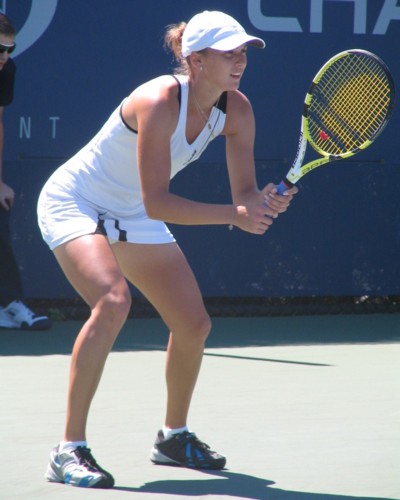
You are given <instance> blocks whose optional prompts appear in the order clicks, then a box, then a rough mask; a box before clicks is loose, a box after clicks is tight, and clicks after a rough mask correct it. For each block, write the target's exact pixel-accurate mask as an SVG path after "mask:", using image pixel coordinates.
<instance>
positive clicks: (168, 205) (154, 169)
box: [123, 77, 233, 225]
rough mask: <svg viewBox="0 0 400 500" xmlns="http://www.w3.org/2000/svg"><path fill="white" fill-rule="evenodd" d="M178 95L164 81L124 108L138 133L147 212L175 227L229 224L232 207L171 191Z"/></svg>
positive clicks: (131, 99)
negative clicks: (173, 138) (191, 198)
mask: <svg viewBox="0 0 400 500" xmlns="http://www.w3.org/2000/svg"><path fill="white" fill-rule="evenodd" d="M170 80H171V81H172V83H171V81H170ZM177 92H178V89H177V87H176V84H175V83H174V81H173V80H172V79H170V78H168V80H166V79H165V77H164V79H163V78H161V79H158V80H155V81H153V82H150V83H148V84H146V85H145V86H143V87H142V88H139V89H138V90H137V91H135V92H134V93H133V94H132V95H131V96H130V97H129V99H128V101H127V102H126V104H125V105H124V110H123V114H124V119H125V120H126V121H127V122H128V123H129V125H131V126H133V127H134V128H135V126H136V130H138V163H139V171H140V179H141V189H142V195H143V201H144V205H145V208H146V211H147V213H148V215H149V217H151V218H153V219H159V220H163V221H165V222H171V223H175V224H184V225H185V224H193V225H196V224H230V223H231V222H232V216H233V207H232V206H231V205H218V204H207V203H200V202H197V201H192V200H189V199H187V198H184V197H182V196H178V195H175V194H173V193H171V192H170V191H169V184H170V173H171V162H170V141H171V136H172V134H173V132H174V130H175V127H176V123H177V120H178V113H179V109H178V107H179V105H178V98H177Z"/></svg>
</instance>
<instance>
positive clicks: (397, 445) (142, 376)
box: [0, 314, 400, 500]
mask: <svg viewBox="0 0 400 500" xmlns="http://www.w3.org/2000/svg"><path fill="white" fill-rule="evenodd" d="M80 324H81V323H80V322H72V321H71V322H57V323H55V324H54V326H53V328H52V329H51V330H50V331H48V332H18V331H9V330H1V331H0V356H1V358H0V380H1V399H0V401H1V413H0V443H1V458H0V460H1V474H0V499H1V500H8V499H12V498H21V499H22V498H23V499H33V498H41V499H51V500H57V499H64V498H71V499H72V498H73V499H94V498H95V499H102V498H104V499H107V500H109V499H111V500H113V499H126V500H128V499H129V498H135V499H138V500H139V499H143V500H153V499H158V500H163V499H165V500H169V499H173V498H174V499H195V498H202V499H207V500H208V499H210V500H211V499H217V498H218V499H254V500H261V499H266V500H270V499H280V498H282V499H285V500H287V499H288V500H350V499H353V498H362V499H369V498H380V499H400V368H399V365H400V363H399V361H400V315H398V314H388V315H384V314H371V315H354V316H342V315H337V316H294V317H267V318H263V317H258V318H215V319H214V328H213V333H212V335H211V337H210V339H209V341H208V343H207V349H206V355H205V357H204V362H203V367H202V372H201V374H200V379H199V382H198V385H197V389H196V392H195V396H194V399H193V402H192V409H191V414H190V421H189V426H190V428H191V429H192V430H194V431H195V432H196V433H197V434H198V436H199V437H200V438H201V439H202V440H204V441H205V442H206V443H209V444H210V445H211V447H212V448H213V449H215V450H217V451H219V452H220V453H223V454H225V455H226V456H227V458H228V462H227V469H226V470H223V471H217V472H199V471H193V470H188V469H182V468H175V467H162V466H156V465H153V464H151V463H150V461H149V459H148V456H149V452H150V448H151V445H152V443H153V441H154V439H155V435H156V432H157V430H158V428H159V427H160V426H161V425H162V423H163V416H164V406H165V385H164V359H165V353H164V348H165V344H166V340H167V332H166V330H165V328H164V326H163V324H162V323H161V322H160V321H159V320H158V319H134V320H129V321H128V322H127V324H126V326H125V327H124V329H123V331H122V333H121V335H120V337H119V339H118V341H117V342H116V344H115V347H114V349H113V352H112V353H111V354H110V357H109V359H108V362H107V365H106V369H105V372H104V375H103V379H102V382H101V384H100V388H99V390H98V393H97V395H96V398H95V400H94V402H93V405H92V411H91V414H90V419H89V432H88V440H89V446H90V447H91V448H92V450H93V454H94V456H95V458H96V459H97V460H98V462H99V463H100V464H101V465H102V466H103V467H104V468H106V469H107V470H109V471H110V472H112V473H113V475H114V476H115V479H116V487H115V488H114V489H113V490H85V489H81V488H72V487H67V486H64V485H58V484H52V483H47V482H46V481H45V480H44V479H43V473H44V470H45V468H46V464H47V459H48V454H49V452H50V449H51V447H52V446H53V445H54V444H56V443H57V442H58V441H59V440H60V438H61V437H62V436H61V434H62V429H63V424H64V406H65V396H66V388H67V375H68V365H69V353H70V351H71V347H72V343H73V340H74V337H75V335H76V332H77V331H78V329H79V326H80Z"/></svg>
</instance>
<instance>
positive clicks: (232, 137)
mask: <svg viewBox="0 0 400 500" xmlns="http://www.w3.org/2000/svg"><path fill="white" fill-rule="evenodd" d="M228 109H229V111H228V117H229V118H228V119H227V123H226V127H225V133H226V157H227V162H228V171H229V180H230V185H231V192H232V199H233V202H234V204H235V205H236V206H237V211H240V210H243V208H242V207H246V210H248V211H249V210H258V211H261V212H262V213H263V214H264V215H267V216H268V217H272V218H276V217H278V215H279V214H280V213H282V212H285V211H286V210H287V208H288V206H289V203H290V201H291V200H292V198H293V195H294V194H295V193H296V192H297V188H293V189H292V190H289V191H288V192H287V193H285V196H279V195H277V194H276V193H277V190H276V186H275V185H274V184H272V183H270V184H267V185H266V186H265V187H264V188H263V189H261V190H260V189H259V188H258V186H257V179H256V173H255V165H254V153H253V149H254V138H255V120H254V114H253V110H252V107H251V105H250V103H249V101H248V100H247V98H246V97H245V96H244V95H243V94H241V93H240V92H238V91H236V92H231V93H230V94H229V101H228ZM265 207H267V210H265ZM239 227H240V226H239Z"/></svg>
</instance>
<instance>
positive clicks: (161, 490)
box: [114, 470, 393, 500]
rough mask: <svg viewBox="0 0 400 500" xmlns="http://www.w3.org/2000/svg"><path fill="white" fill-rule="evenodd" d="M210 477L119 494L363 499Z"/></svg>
mask: <svg viewBox="0 0 400 500" xmlns="http://www.w3.org/2000/svg"><path fill="white" fill-rule="evenodd" d="M207 475H212V476H215V477H216V479H206V480H204V479H203V480H193V479H192V480H187V481H181V480H177V481H176V480H175V481H174V480H172V481H154V482H150V483H146V484H144V485H143V486H141V487H140V488H130V487H124V486H116V487H115V488H114V489H115V490H119V491H127V492H133V493H134V492H136V493H149V494H152V495H157V494H158V495H176V496H177V497H182V498H190V497H197V498H198V497H200V496H204V497H206V496H208V495H213V496H218V497H221V498H223V497H228V498H246V499H251V500H273V499H277V498H285V499H287V500H351V499H355V498H360V497H353V496H347V495H328V494H324V493H310V492H296V491H287V490H282V489H279V488H276V489H275V488H273V487H272V486H273V485H274V484H275V483H274V482H273V481H270V480H268V479H262V478H260V477H255V476H249V475H246V474H237V473H234V472H229V471H227V470H224V471H215V472H213V471H209V472H207ZM363 500H393V499H389V498H378V497H363Z"/></svg>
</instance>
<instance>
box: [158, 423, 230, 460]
mask: <svg viewBox="0 0 400 500" xmlns="http://www.w3.org/2000/svg"><path fill="white" fill-rule="evenodd" d="M150 460H151V461H152V462H153V463H155V464H158V465H180V466H182V467H188V468H191V469H223V468H224V467H225V464H226V458H225V457H223V456H222V455H219V454H218V453H217V452H215V451H212V450H210V447H209V446H208V445H207V444H205V443H203V442H202V441H200V439H198V438H197V436H196V434H194V432H188V431H185V432H180V433H179V434H175V435H173V436H172V437H170V438H169V439H165V437H164V434H163V431H162V430H160V431H159V432H158V436H157V439H156V442H155V443H154V446H153V448H152V450H151V454H150Z"/></svg>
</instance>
